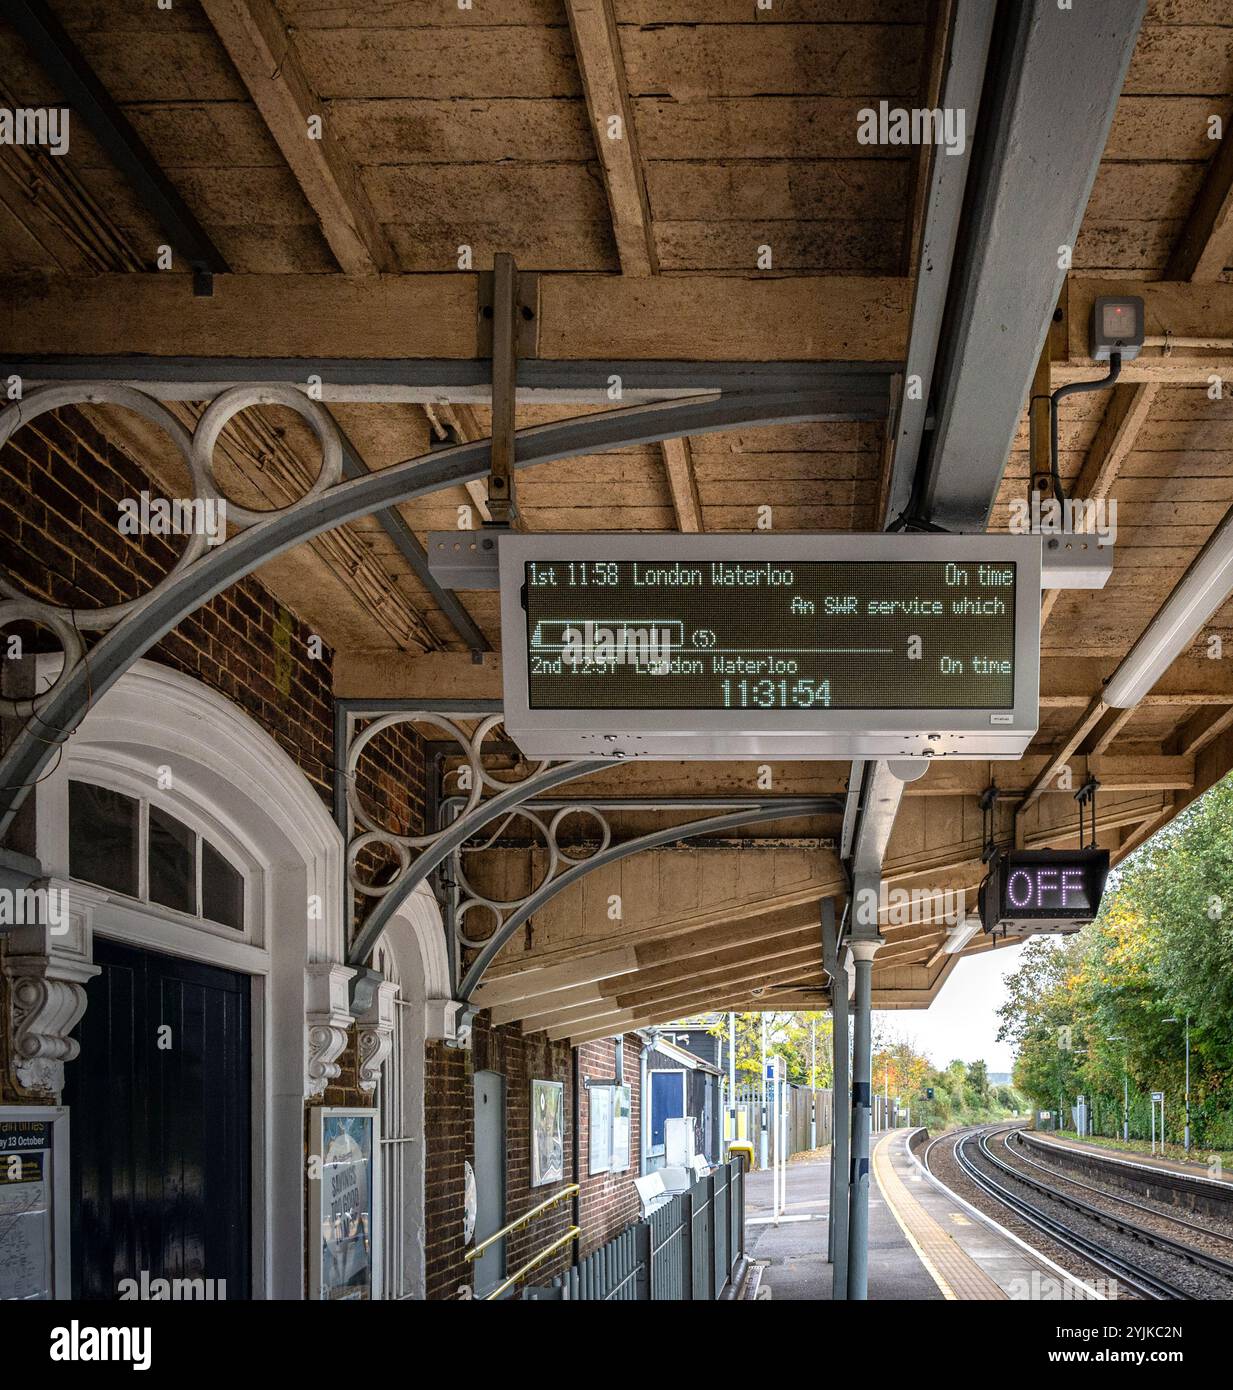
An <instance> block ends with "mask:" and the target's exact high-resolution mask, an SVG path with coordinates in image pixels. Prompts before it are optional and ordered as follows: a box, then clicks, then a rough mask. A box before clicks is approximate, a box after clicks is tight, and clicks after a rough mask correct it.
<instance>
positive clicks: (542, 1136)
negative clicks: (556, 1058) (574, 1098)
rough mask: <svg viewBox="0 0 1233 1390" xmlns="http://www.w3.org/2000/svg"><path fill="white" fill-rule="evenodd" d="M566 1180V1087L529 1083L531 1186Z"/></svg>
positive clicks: (545, 1082)
mask: <svg viewBox="0 0 1233 1390" xmlns="http://www.w3.org/2000/svg"><path fill="white" fill-rule="evenodd" d="M564 1177H565V1083H564V1082H563V1081H539V1080H534V1081H532V1082H531V1186H532V1187H543V1186H545V1185H546V1184H547V1183H550V1182H560V1181H561V1180H562V1179H563V1178H564Z"/></svg>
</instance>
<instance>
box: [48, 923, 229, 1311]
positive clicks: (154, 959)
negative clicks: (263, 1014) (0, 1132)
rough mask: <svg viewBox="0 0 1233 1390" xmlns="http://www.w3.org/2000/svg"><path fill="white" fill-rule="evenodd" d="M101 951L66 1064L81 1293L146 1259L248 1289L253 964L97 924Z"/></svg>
mask: <svg viewBox="0 0 1233 1390" xmlns="http://www.w3.org/2000/svg"><path fill="white" fill-rule="evenodd" d="M94 961H95V964H96V965H101V966H102V967H103V969H102V973H101V974H100V975H98V976H97V977H96V978H95V979H93V980H91V981H90V983H89V985H88V986H87V987H86V992H87V997H88V1004H87V1007H86V1012H85V1015H84V1017H83V1018H82V1021H81V1022H80V1023H79V1024H78V1026H77V1030H76V1036H77V1038H78V1039H79V1041H80V1043H81V1055H80V1056H79V1057H78V1059H77V1060H76V1061H75V1062H71V1063H70V1064H69V1065H68V1066H67V1067H66V1069H65V1080H66V1085H65V1092H64V1101H65V1104H66V1105H68V1106H69V1135H70V1144H71V1149H72V1191H73V1203H72V1205H73V1219H72V1241H73V1297H74V1298H107V1299H111V1298H116V1297H118V1294H119V1291H120V1284H121V1281H122V1280H125V1279H136V1280H139V1281H140V1279H141V1276H142V1271H143V1270H144V1271H148V1276H149V1278H150V1279H158V1278H162V1279H194V1280H196V1279H202V1280H214V1281H218V1280H220V1279H222V1280H226V1285H225V1289H224V1290H221V1291H220V1290H219V1289H218V1285H217V1282H216V1283H215V1285H214V1297H216V1298H217V1297H220V1296H225V1297H226V1298H228V1299H237V1298H241V1299H242V1298H249V1297H251V1292H252V1289H251V1281H252V1257H251V1240H252V1232H251V1222H252V1214H251V1192H252V1183H251V1172H252V1155H251V1132H250V1125H251V1116H250V1105H251V1101H250V1093H251V1088H252V1040H251V1036H250V1006H249V990H250V982H249V978H248V976H246V975H237V974H234V973H232V972H231V971H229V970H221V969H218V968H216V967H215V966H210V965H200V964H197V963H196V962H193V961H186V960H180V959H178V958H176V957H173V956H165V955H162V954H160V953H157V952H154V951H145V950H138V949H135V948H133V947H129V946H119V945H116V944H115V943H113V942H110V941H104V940H101V939H99V938H97V937H96V938H95V941H94ZM207 1287H208V1286H207ZM198 1296H199V1297H200V1296H201V1295H198Z"/></svg>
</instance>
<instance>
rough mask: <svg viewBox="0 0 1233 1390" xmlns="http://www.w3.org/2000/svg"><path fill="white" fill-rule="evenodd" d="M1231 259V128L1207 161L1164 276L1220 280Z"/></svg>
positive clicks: (1174, 278)
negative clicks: (1208, 162) (1197, 192)
mask: <svg viewBox="0 0 1233 1390" xmlns="http://www.w3.org/2000/svg"><path fill="white" fill-rule="evenodd" d="M1230 263H1233V132H1230V133H1229V134H1226V135H1225V136H1224V138H1223V139H1222V140H1221V142H1220V148H1219V149H1218V150H1217V151H1216V153H1215V155H1214V156H1213V157H1212V161H1211V163H1210V164H1209V165H1208V168H1207V174H1206V175H1205V177H1204V179H1203V186H1202V187H1201V188H1200V189H1199V194H1198V196H1197V197H1196V198H1195V200H1194V203H1193V204H1192V206H1191V209H1190V216H1189V217H1188V218H1187V219H1186V225H1185V226H1184V227H1183V228H1182V233H1181V235H1180V236H1179V237H1178V239H1177V245H1176V246H1175V247H1174V248H1173V254H1172V256H1170V258H1169V264H1168V265H1167V266H1166V268H1165V279H1166V280H1194V281H1199V282H1211V281H1214V280H1219V279H1220V276H1221V274H1222V273H1223V271H1224V268H1225V266H1227V265H1229V264H1230Z"/></svg>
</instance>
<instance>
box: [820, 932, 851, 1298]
mask: <svg viewBox="0 0 1233 1390" xmlns="http://www.w3.org/2000/svg"><path fill="white" fill-rule="evenodd" d="M832 919H833V912H832ZM831 991H832V992H831V1020H832V1023H833V1034H832V1039H831V1041H832V1043H833V1046H834V1078H833V1081H832V1085H831V1202H830V1210H829V1213H828V1217H827V1223H826V1225H827V1242H826V1243H827V1258H828V1259H829V1260H830V1262H831V1265H832V1267H833V1268H832V1288H831V1297H832V1298H833V1299H844V1298H847V1296H848V1162H849V1153H850V1146H849V1138H850V1135H851V1125H852V1117H851V1113H850V1111H849V1107H848V972H847V971H846V970H845V969H844V968H843V967H842V965H839V964H838V961H837V960H836V974H835V975H833V976H832V977H831Z"/></svg>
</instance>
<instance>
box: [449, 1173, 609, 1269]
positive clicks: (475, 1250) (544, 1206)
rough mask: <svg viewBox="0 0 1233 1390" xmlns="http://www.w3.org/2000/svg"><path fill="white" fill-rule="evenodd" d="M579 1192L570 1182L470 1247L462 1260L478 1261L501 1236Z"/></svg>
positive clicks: (574, 1184)
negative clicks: (515, 1219)
mask: <svg viewBox="0 0 1233 1390" xmlns="http://www.w3.org/2000/svg"><path fill="white" fill-rule="evenodd" d="M581 1191H582V1188H581V1187H580V1186H579V1185H578V1184H577V1183H576V1182H572V1183H570V1185H569V1186H568V1187H563V1188H562V1189H561V1190H560V1192H554V1193H553V1195H552V1196H551V1197H549V1198H547V1199H546V1200H545V1201H543V1202H541V1203H540V1204H539V1206H537V1207H532V1208H531V1210H530V1211H528V1212H526V1213H525V1214H524V1215H522V1216H520V1217H519V1218H518V1220H517V1221H511V1222H510V1223H509V1225H507V1226H502V1227H501V1229H500V1230H499V1231H497V1232H496V1233H495V1234H494V1235H490V1236H489V1237H488V1239H487V1240H482V1241H480V1243H479V1244H478V1245H474V1246H472V1247H471V1249H470V1250H468V1251H467V1253H466V1254H465V1255H464V1256H463V1259H464V1260H465V1261H466V1262H467V1263H468V1264H470V1262H471V1261H472V1260H475V1259H478V1258H479V1257H480V1256H481V1255H482V1254H483V1253H484V1251H485V1250H487V1249H488V1247H489V1246H490V1245H495V1244H496V1242H497V1241H499V1240H500V1239H501V1238H502V1237H503V1236H508V1235H510V1234H511V1233H512V1232H514V1231H520V1230H522V1228H523V1227H524V1226H525V1225H527V1224H528V1223H529V1222H531V1221H534V1220H535V1218H536V1217H537V1216H540V1215H542V1214H543V1213H544V1212H546V1211H550V1210H551V1209H552V1208H553V1207H555V1206H556V1204H557V1203H558V1202H563V1201H564V1200H565V1198H566V1197H572V1196H573V1195H574V1193H575V1192H581ZM554 1249H555V1247H554Z"/></svg>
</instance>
